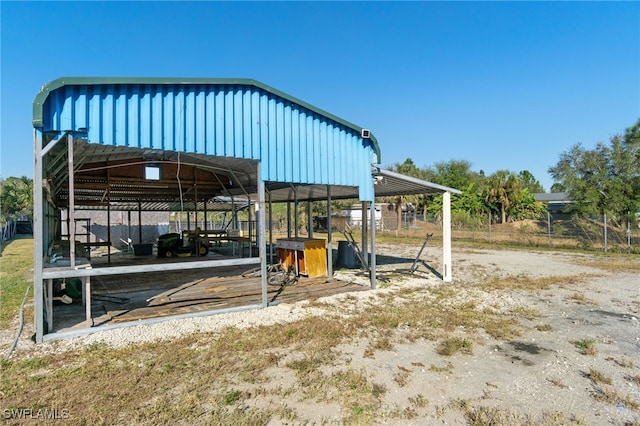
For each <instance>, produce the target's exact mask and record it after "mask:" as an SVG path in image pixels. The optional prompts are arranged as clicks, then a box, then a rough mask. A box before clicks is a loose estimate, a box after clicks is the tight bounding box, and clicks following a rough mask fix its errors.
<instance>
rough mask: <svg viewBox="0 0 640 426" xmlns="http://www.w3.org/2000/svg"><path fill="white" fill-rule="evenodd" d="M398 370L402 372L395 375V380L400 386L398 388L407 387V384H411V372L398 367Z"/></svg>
mask: <svg viewBox="0 0 640 426" xmlns="http://www.w3.org/2000/svg"><path fill="white" fill-rule="evenodd" d="M398 369H399V370H400V371H398V372H397V373H395V374H394V375H393V380H394V381H395V382H396V383H397V384H398V386H400V387H401V388H403V387H405V386H406V385H407V383H409V375H410V374H411V370H409V369H408V368H404V367H402V366H398Z"/></svg>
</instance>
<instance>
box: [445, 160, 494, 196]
mask: <svg viewBox="0 0 640 426" xmlns="http://www.w3.org/2000/svg"><path fill="white" fill-rule="evenodd" d="M471 166H472V163H471V162H469V161H467V160H450V161H446V162H440V163H436V164H435V171H434V177H433V181H434V182H435V183H437V184H440V185H444V186H448V187H449V188H455V189H459V190H461V191H462V190H464V189H465V188H467V187H468V186H469V185H470V184H475V185H476V186H477V187H481V186H482V181H483V180H484V179H483V177H482V176H481V175H480V174H479V173H476V172H474V171H472V170H471Z"/></svg>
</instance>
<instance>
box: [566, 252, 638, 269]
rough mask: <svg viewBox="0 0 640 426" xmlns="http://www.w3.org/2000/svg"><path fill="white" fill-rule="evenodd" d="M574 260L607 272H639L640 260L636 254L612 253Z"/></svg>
mask: <svg viewBox="0 0 640 426" xmlns="http://www.w3.org/2000/svg"><path fill="white" fill-rule="evenodd" d="M575 262H576V263H577V264H579V265H583V266H589V267H592V268H598V269H604V270H605V271H609V272H632V273H633V272H640V261H639V260H638V256H634V255H625V254H619V253H618V254H614V255H610V256H601V257H596V258H591V257H588V258H580V259H576V260H575Z"/></svg>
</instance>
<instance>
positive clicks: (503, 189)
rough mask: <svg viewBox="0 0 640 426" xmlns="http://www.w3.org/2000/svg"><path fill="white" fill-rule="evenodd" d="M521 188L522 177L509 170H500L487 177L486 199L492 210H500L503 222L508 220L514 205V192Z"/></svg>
mask: <svg viewBox="0 0 640 426" xmlns="http://www.w3.org/2000/svg"><path fill="white" fill-rule="evenodd" d="M520 189H522V184H521V182H520V179H519V178H518V176H517V175H516V174H515V173H513V172H510V171H509V170H498V171H497V172H495V173H494V174H492V175H491V176H489V177H488V178H487V181H486V186H485V190H484V199H485V201H486V202H487V203H489V206H490V208H491V209H492V210H497V211H499V212H500V217H501V223H506V222H507V211H509V209H510V208H511V207H512V201H513V197H512V194H513V193H514V192H516V191H519V190H520Z"/></svg>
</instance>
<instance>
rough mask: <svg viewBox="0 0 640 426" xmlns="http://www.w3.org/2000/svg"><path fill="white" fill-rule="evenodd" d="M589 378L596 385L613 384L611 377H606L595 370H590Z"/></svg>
mask: <svg viewBox="0 0 640 426" xmlns="http://www.w3.org/2000/svg"><path fill="white" fill-rule="evenodd" d="M587 376H588V377H589V379H590V380H591V381H592V382H593V383H594V384H604V385H610V384H611V383H612V380H611V377H609V376H606V375H605V374H604V373H602V372H601V371H598V370H595V369H593V368H590V369H589V373H588V374H587Z"/></svg>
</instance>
